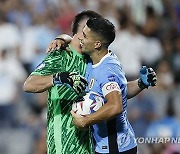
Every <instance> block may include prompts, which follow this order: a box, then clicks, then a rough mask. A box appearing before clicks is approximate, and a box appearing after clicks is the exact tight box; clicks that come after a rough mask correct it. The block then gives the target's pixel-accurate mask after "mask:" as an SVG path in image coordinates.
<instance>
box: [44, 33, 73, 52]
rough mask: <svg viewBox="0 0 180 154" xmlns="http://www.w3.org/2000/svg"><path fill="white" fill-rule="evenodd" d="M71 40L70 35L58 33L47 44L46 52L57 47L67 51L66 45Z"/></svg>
mask: <svg viewBox="0 0 180 154" xmlns="http://www.w3.org/2000/svg"><path fill="white" fill-rule="evenodd" d="M71 40H72V37H71V36H69V35H67V34H61V35H58V36H57V37H56V39H55V40H54V41H52V42H51V43H50V44H49V46H48V48H47V50H46V53H50V52H53V51H56V50H59V49H66V50H68V51H69V49H68V48H66V47H67V45H68V44H69V43H70V42H71Z"/></svg>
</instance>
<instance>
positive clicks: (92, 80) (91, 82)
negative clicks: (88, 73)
mask: <svg viewBox="0 0 180 154" xmlns="http://www.w3.org/2000/svg"><path fill="white" fill-rule="evenodd" d="M93 85H94V79H91V81H90V83H89V89H92V87H93Z"/></svg>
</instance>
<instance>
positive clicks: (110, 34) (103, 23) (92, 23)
mask: <svg viewBox="0 0 180 154" xmlns="http://www.w3.org/2000/svg"><path fill="white" fill-rule="evenodd" d="M87 26H88V27H89V28H90V29H91V31H93V32H95V33H96V34H98V35H99V36H100V37H102V39H103V41H102V46H103V47H105V48H107V47H108V46H109V45H110V44H111V43H112V42H113V41H114V39H115V33H116V30H115V27H114V25H113V24H112V23H111V22H110V21H109V20H107V19H105V18H98V19H97V18H93V19H89V20H88V21H87Z"/></svg>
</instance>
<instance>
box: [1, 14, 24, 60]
mask: <svg viewBox="0 0 180 154" xmlns="http://www.w3.org/2000/svg"><path fill="white" fill-rule="evenodd" d="M0 34H1V35H0V50H3V49H7V50H8V51H11V56H14V57H15V56H17V53H16V49H17V48H18V47H19V45H20V41H21V38H20V34H19V30H18V28H17V25H15V24H12V23H9V22H8V21H7V19H6V14H2V13H1V11H0Z"/></svg>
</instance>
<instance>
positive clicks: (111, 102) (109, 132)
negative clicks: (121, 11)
mask: <svg viewBox="0 0 180 154" xmlns="http://www.w3.org/2000/svg"><path fill="white" fill-rule="evenodd" d="M114 38H115V28H114V26H113V25H112V23H110V22H109V21H108V20H106V19H89V20H88V21H87V24H86V26H85V27H84V29H83V35H82V36H81V37H80V38H79V39H80V44H81V47H82V52H84V53H86V54H88V55H89V56H90V58H91V59H92V67H91V66H90V64H89V67H88V68H87V73H86V78H87V79H88V82H89V86H88V88H87V91H88V92H89V93H97V95H100V96H101V97H102V98H103V99H104V102H105V105H103V106H102V107H101V108H100V109H99V110H98V111H97V112H95V113H92V114H90V115H87V116H85V117H81V116H80V115H77V114H75V113H74V112H73V111H71V114H72V115H73V117H74V124H75V125H76V126H77V127H79V128H84V127H86V126H89V125H92V124H94V125H93V126H92V132H93V137H94V141H95V142H94V144H95V152H96V153H97V154H98V153H110V154H118V153H122V154H125V153H126V154H128V153H129V154H136V153H137V144H136V142H135V135H134V132H133V130H132V127H131V126H130V124H129V122H128V119H127V115H126V108H127V93H128V88H127V80H126V78H125V74H124V72H123V70H122V67H121V65H120V62H119V61H118V59H117V57H116V56H115V55H114V54H113V53H112V52H110V51H108V46H109V45H110V44H111V43H112V42H113V40H114ZM152 78H153V76H152ZM141 82H142V81H140V84H141ZM150 84H152V83H150Z"/></svg>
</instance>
